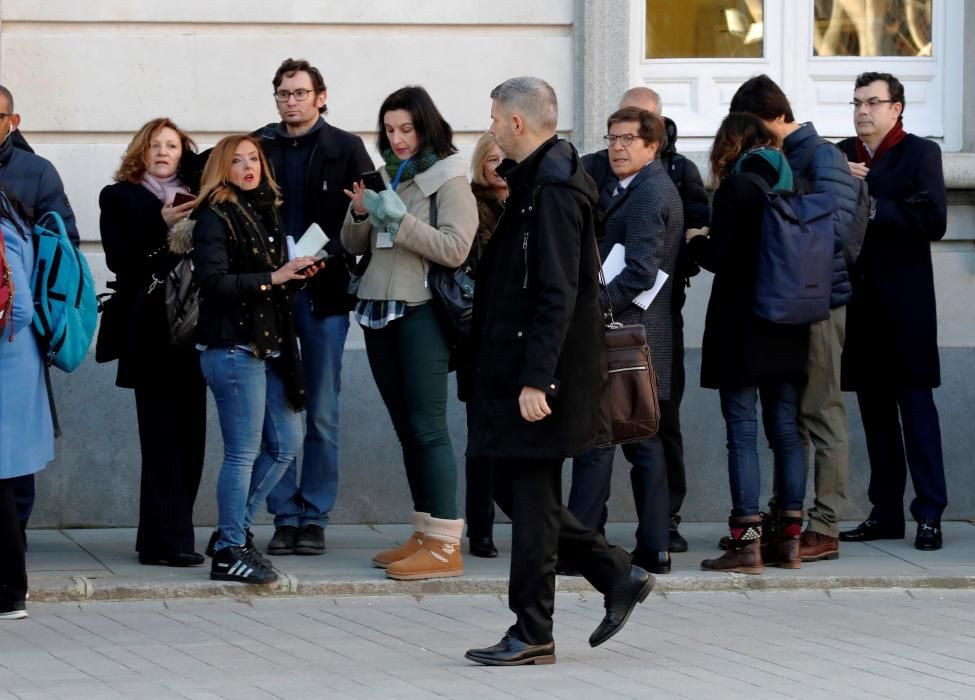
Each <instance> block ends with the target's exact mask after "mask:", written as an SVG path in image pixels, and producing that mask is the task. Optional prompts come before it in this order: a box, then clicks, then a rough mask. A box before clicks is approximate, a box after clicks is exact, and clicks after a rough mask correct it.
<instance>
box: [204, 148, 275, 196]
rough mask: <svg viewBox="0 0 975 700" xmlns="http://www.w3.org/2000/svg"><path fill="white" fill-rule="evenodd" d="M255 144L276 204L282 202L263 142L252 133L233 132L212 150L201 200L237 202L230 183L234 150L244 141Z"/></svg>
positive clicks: (262, 169)
mask: <svg viewBox="0 0 975 700" xmlns="http://www.w3.org/2000/svg"><path fill="white" fill-rule="evenodd" d="M244 141H246V142H247V143H250V144H253V145H254V147H255V148H256V149H257V155H258V157H259V158H260V159H261V178H262V179H264V180H267V184H268V185H270V186H271V190H272V191H273V192H274V195H275V200H274V203H275V204H276V205H280V204H281V188H280V187H278V183H276V182H275V181H274V178H273V177H272V176H271V168H270V166H269V165H268V162H267V156H265V155H264V149H262V148H261V142H260V141H259V140H258V139H257V138H255V137H253V136H251V135H250V134H232V135H230V136H224V137H223V138H222V139H220V141H218V142H217V145H216V146H214V147H213V150H212V151H211V152H210V158H209V159H208V160H207V164H206V167H205V168H203V182H202V183H201V184H200V197H199V200H198V201H199V202H200V203H201V205H202V204H203V203H204V202H211V203H213V204H220V203H221V202H228V201H229V202H236V201H237V193H236V192H234V188H233V186H232V185H231V184H230V167H231V164H232V163H233V160H234V152H235V151H236V150H237V147H238V146H240V144H241V143H242V142H244Z"/></svg>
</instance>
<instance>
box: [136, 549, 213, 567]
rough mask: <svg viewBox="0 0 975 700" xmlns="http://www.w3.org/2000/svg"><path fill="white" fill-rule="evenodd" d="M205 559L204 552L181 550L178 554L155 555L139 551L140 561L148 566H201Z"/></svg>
mask: <svg viewBox="0 0 975 700" xmlns="http://www.w3.org/2000/svg"><path fill="white" fill-rule="evenodd" d="M204 561H206V560H205V559H204V558H203V555H202V554H197V553H196V552H179V553H177V554H166V555H155V554H143V553H142V552H139V563H140V564H146V565H148V566H199V565H200V564H202V563H203V562H204Z"/></svg>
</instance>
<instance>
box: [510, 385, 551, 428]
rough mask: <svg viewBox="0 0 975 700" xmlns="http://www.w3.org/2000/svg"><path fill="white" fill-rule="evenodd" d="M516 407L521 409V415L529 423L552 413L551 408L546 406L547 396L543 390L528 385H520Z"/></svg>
mask: <svg viewBox="0 0 975 700" xmlns="http://www.w3.org/2000/svg"><path fill="white" fill-rule="evenodd" d="M518 408H520V409H521V417H522V418H524V419H525V420H526V421H528V422H529V423H534V422H535V421H539V420H542V418H544V417H545V416H550V415H552V409H551V408H549V407H548V398H547V397H546V396H545V392H544V391H541V390H540V389H535V388H533V387H530V386H523V387H521V394H520V395H519V396H518Z"/></svg>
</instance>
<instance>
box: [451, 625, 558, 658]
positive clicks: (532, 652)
mask: <svg viewBox="0 0 975 700" xmlns="http://www.w3.org/2000/svg"><path fill="white" fill-rule="evenodd" d="M464 658H465V659H469V660H471V661H476V662H477V663H479V664H484V665H485V666H531V665H534V664H554V663H555V642H549V643H548V644H525V643H524V642H523V641H521V640H520V639H517V638H516V637H512V636H511V633H510V632H509V633H507V634H505V635H504V637H502V638H501V641H500V642H498V643H497V644H495V645H494V646H493V647H487V648H485V649H468V650H467V653H466V654H464Z"/></svg>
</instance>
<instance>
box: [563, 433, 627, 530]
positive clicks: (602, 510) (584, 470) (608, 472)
mask: <svg viewBox="0 0 975 700" xmlns="http://www.w3.org/2000/svg"><path fill="white" fill-rule="evenodd" d="M615 456H616V447H615V446H613V447H594V448H593V449H591V450H589V451H587V452H583V453H582V454H581V455H579V456H578V457H575V458H574V459H573V460H572V487H571V488H570V490H569V511H570V512H571V513H572V514H573V515H574V516H576V518H578V519H579V522H581V523H582V524H583V525H585V526H586V527H589V528H592V529H593V530H598V531H599V532H605V531H606V520H607V518H608V516H609V510H608V509H607V507H606V503H607V502H608V501H609V494H610V488H611V485H612V481H613V458H614V457H615Z"/></svg>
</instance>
